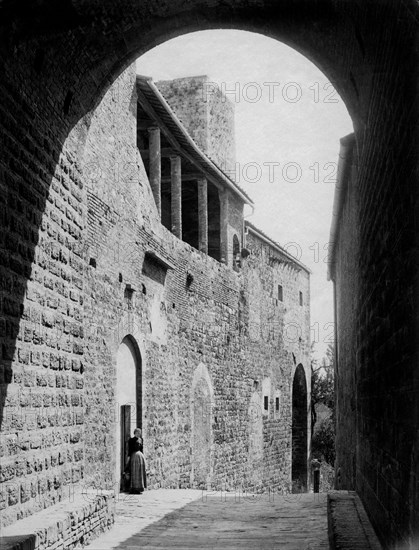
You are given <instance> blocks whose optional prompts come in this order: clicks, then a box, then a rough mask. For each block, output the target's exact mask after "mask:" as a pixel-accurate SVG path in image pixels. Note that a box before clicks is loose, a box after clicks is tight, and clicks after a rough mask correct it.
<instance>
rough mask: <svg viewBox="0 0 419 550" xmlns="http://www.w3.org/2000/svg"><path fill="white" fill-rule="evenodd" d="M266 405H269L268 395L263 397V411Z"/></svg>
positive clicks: (266, 408) (266, 407)
mask: <svg viewBox="0 0 419 550" xmlns="http://www.w3.org/2000/svg"><path fill="white" fill-rule="evenodd" d="M268 407H269V397H268V396H267V395H265V397H264V398H263V408H264V409H265V411H267V410H268Z"/></svg>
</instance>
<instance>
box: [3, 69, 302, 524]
mask: <svg viewBox="0 0 419 550" xmlns="http://www.w3.org/2000/svg"><path fill="white" fill-rule="evenodd" d="M135 94H136V91H135V74H134V70H133V69H132V68H131V69H129V70H127V71H126V72H125V73H123V74H122V75H121V77H120V78H119V79H118V80H117V81H116V82H115V83H114V85H113V87H112V88H111V89H110V90H109V91H108V93H107V94H106V95H105V96H104V98H103V100H102V101H101V103H100V104H99V106H98V108H97V109H96V110H95V112H94V113H92V114H91V115H90V116H89V119H88V120H87V119H85V120H82V121H81V122H80V123H79V124H78V125H77V126H76V127H75V128H74V129H73V130H72V132H71V133H70V135H69V137H68V139H67V141H66V143H65V145H64V149H63V153H62V158H63V160H62V174H61V173H60V177H59V179H58V176H57V179H56V180H53V182H52V186H51V188H50V191H49V194H48V200H47V206H46V209H45V213H44V214H43V218H42V223H41V231H40V239H39V244H38V245H37V248H36V251H35V261H34V264H33V268H32V269H33V273H34V275H33V280H32V279H31V280H30V281H29V283H28V290H27V292H26V296H25V299H24V300H23V306H22V308H23V312H24V315H23V319H22V321H21V323H20V327H19V337H18V344H17V352H16V354H15V359H14V362H13V382H12V383H11V384H10V385H9V388H8V395H7V401H6V409H5V419H6V422H5V423H4V424H3V430H4V431H3V434H4V439H3V441H4V443H3V453H4V454H5V455H6V458H4V459H3V461H2V475H3V478H2V480H3V481H4V484H3V491H2V495H3V501H2V502H3V508H7V510H3V511H4V516H3V517H4V522H5V523H6V524H7V523H10V522H13V521H14V520H16V519H18V518H19V517H22V516H24V515H26V514H29V513H32V512H34V511H35V510H37V509H39V508H42V507H43V506H47V505H48V504H49V503H52V502H54V501H58V500H60V499H61V498H62V487H63V486H65V485H66V484H68V483H82V484H84V485H87V486H89V487H100V488H107V489H112V488H114V489H115V490H118V487H119V480H118V478H117V474H116V468H117V453H119V445H118V429H119V420H120V419H119V412H120V406H121V405H122V403H116V402H115V401H116V400H115V395H116V388H117V385H118V372H117V369H116V357H117V352H118V348H119V345H120V343H121V342H122V340H123V338H124V337H125V336H126V335H128V334H129V335H131V337H132V339H133V340H134V341H135V342H136V346H137V348H138V350H139V353H140V354H141V357H140V358H139V359H140V360H139V364H141V369H142V373H141V377H142V416H143V417H142V421H141V422H140V423H141V424H142V427H143V435H144V440H145V454H146V457H147V462H148V469H149V480H148V481H149V486H150V487H151V488H153V487H187V486H191V485H192V486H203V484H205V485H206V483H210V484H211V486H213V487H217V486H220V484H221V483H227V484H228V486H229V487H231V488H233V487H234V486H238V485H241V486H243V487H247V488H249V487H257V488H258V489H261V488H266V487H268V486H270V487H272V488H273V489H276V490H284V491H285V490H289V487H290V449H291V440H290V438H291V431H290V418H291V416H290V415H291V409H290V407H291V395H290V392H291V379H292V373H293V369H294V367H295V361H297V362H302V363H303V364H304V366H305V367H306V368H308V365H309V361H308V349H309V342H308V340H307V338H308V335H309V317H308V303H309V300H308V275H307V274H306V273H305V272H304V271H298V270H295V269H293V268H292V266H290V265H289V263H287V264H285V263H283V262H282V260H283V259H281V255H280V254H279V255H278V253H277V252H275V251H274V250H270V247H269V246H267V245H266V244H264V243H263V242H262V241H260V242H259V241H258V239H257V238H250V239H249V242H248V247H249V248H250V250H251V256H250V257H249V259H248V260H245V261H244V262H243V264H244V265H243V268H242V269H241V271H239V272H235V271H233V269H232V267H231V266H226V265H223V264H221V263H219V262H217V261H216V260H214V259H212V258H210V257H208V256H206V255H205V254H203V253H200V252H198V251H197V250H196V249H193V248H192V247H191V246H189V245H188V244H186V243H184V242H182V241H180V240H179V239H177V238H176V237H175V236H174V235H173V234H172V233H171V232H170V231H168V230H167V229H166V228H164V227H163V226H162V225H161V224H160V223H159V221H158V217H157V212H156V208H155V205H154V201H153V198H152V193H151V190H150V187H149V183H148V180H147V178H146V175H145V171H144V167H143V165H142V161H141V158H140V155H139V153H138V151H137V149H136V140H135V135H136V129H135V127H136V114H135V110H134V109H132V106H133V105H136V95H135ZM116 98H118V99H116ZM70 161H71V163H70ZM10 196H11V197H12V196H13V195H12V194H10ZM52 205H54V208H53V207H52ZM231 207H232V208H236V207H237V205H235V202H234V201H232V202H231ZM236 218H237V216H236V217H232V224H233V226H237V227H233V228H234V229H235V230H236V231H239V230H240V227H239V226H238V222H237V219H236ZM23 227H26V226H25V225H23ZM150 252H152V256H150ZM156 255H157V257H160V258H163V259H164V260H165V262H168V263H169V264H170V265H171V266H172V268H171V269H167V267H165V266H164V264H162V263H161V262H159V260H158V259H157V260H156V259H155V258H156ZM153 258H154V259H153ZM188 275H189V278H188ZM279 280H280V281H281V282H282V284H283V285H284V289H285V299H284V303H281V304H278V303H277V300H276V298H275V293H276V292H277V290H276V288H277V287H276V285H277V282H278V281H279ZM127 285H128V286H127ZM44 287H46V289H45V290H44ZM299 289H303V290H304V292H305V295H306V296H307V302H306V305H305V306H304V307H303V308H302V307H301V306H300V305H299V302H298V290H299ZM26 312H27V313H26ZM288 320H291V321H294V322H298V323H299V324H300V327H302V329H301V330H302V335H303V340H302V341H301V342H300V341H294V340H292V341H288V340H287V339H284V326H285V324H286V323H287V322H288ZM293 356H294V359H293ZM200 365H201V367H200V368H204V369H206V371H207V373H208V376H207V379H206V380H205V381H203V380H200V381H198V382H197V383H196V384H194V382H193V380H194V376H196V370H197V368H198V367H199V366H200ZM266 379H269V380H270V384H269V388H270V389H269V391H267V390H263V391H264V394H263V392H262V388H263V387H264V386H263V380H266ZM265 386H266V384H265ZM266 387H267V386H266ZM278 392H279V393H280V394H281V409H280V410H278V411H276V410H275V396H276V395H277V394H278ZM265 394H266V395H267V397H268V399H269V408H268V411H264V409H263V403H264V397H265ZM255 395H257V396H258V399H259V406H255V398H254V396H255ZM252 396H253V397H252ZM251 399H253V404H254V406H253V410H252V415H250V416H249V408H250V409H252V408H251ZM29 411H31V412H32V411H33V412H34V416H33V417H32V418H33V421H32V423H30V422H29V421H28V420H26V423H25V422H23V421H22V420H16V415H19V414H26V413H29ZM258 415H262V416H263V418H262V422H260V418H259V416H258ZM17 422H19V423H17ZM252 422H257V423H258V426H259V428H258V429H260V430H262V431H261V433H259V432H258V441H259V445H260V446H261V448H260V452H259V453H256V456H257V460H256V461H255V460H254V459H253V457H252V452H249V445H250V443H249V439H250V437H251V434H252V433H253V431H254V430H253V426H252ZM202 427H205V434H206V435H205V434H204V435H203V437H204V439H205V441H202V442H200V441H199V440H197V439H196V438H197V434H198V432H199V431H200V430H201V428H202ZM199 437H201V435H199ZM204 443H205V445H206V447H207V448H208V449H210V456H208V453H206V454H205V456H201V454H202V453H200V452H197V450H198V447H199V445H200V444H204ZM202 461H204V462H202ZM19 480H21V482H20V481H19ZM25 487H30V490H26V489H24V488H25ZM39 494H41V495H42V498H37V496H38V495H39Z"/></svg>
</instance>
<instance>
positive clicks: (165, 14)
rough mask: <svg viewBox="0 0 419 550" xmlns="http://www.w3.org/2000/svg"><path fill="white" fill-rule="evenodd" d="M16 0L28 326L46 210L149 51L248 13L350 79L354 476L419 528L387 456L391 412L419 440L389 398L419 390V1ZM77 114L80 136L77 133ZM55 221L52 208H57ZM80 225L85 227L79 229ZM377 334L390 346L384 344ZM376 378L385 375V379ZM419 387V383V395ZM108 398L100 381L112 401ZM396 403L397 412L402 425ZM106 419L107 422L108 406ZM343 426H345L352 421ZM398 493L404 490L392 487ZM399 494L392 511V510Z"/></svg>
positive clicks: (7, 97)
mask: <svg viewBox="0 0 419 550" xmlns="http://www.w3.org/2000/svg"><path fill="white" fill-rule="evenodd" d="M3 4H7V6H3V5H2V8H1V10H2V11H1V16H2V17H1V22H0V39H1V42H0V99H1V101H0V105H1V109H2V117H0V118H1V122H0V137H1V142H2V159H3V162H2V177H1V180H2V181H1V185H2V192H1V195H2V197H5V199H4V200H5V204H6V205H7V210H8V213H7V216H5V215H4V214H3V212H0V234H5V235H6V234H7V233H9V232H10V233H12V234H13V233H14V235H13V238H11V239H10V240H9V242H8V246H9V247H10V249H11V251H12V252H13V253H16V258H13V261H11V260H9V253H10V252H9V251H5V252H4V253H3V251H2V254H1V256H2V257H1V262H0V263H1V266H2V269H3V271H4V279H3V280H4V285H5V288H13V299H12V300H11V302H10V303H8V304H7V312H6V315H7V324H8V325H9V326H10V327H16V326H18V325H19V322H20V321H21V319H22V316H23V312H24V311H27V310H28V307H27V306H28V305H29V303H28V300H29V301H30V298H29V296H31V295H32V298H33V302H32V304H34V305H36V307H40V302H41V299H40V298H37V297H36V292H34V290H33V288H31V285H30V284H29V279H30V273H31V270H32V268H33V267H34V269H33V271H36V270H38V269H39V266H40V263H39V258H38V257H36V256H37V255H36V254H35V252H36V251H35V247H36V246H37V245H39V246H40V247H42V242H41V241H42V239H41V235H40V226H41V223H43V222H41V220H42V216H43V215H44V213H45V212H46V217H47V218H49V217H50V214H49V212H47V208H46V202H47V197H48V192H49V189H50V188H52V187H53V186H55V187H57V186H58V187H59V186H60V185H61V183H63V184H65V185H66V188H69V187H70V183H71V187H72V189H73V191H75V194H76V195H77V196H79V195H81V193H79V191H78V190H77V183H78V182H80V181H81V174H80V150H81V149H82V148H83V139H82V138H83V134H84V133H85V132H86V129H87V128H88V127H89V124H90V116H91V111H92V110H93V108H94V107H95V106H96V105H97V104H98V102H99V101H100V99H101V97H103V95H104V93H105V92H106V90H107V89H108V88H109V85H110V84H111V83H112V82H114V81H115V79H116V77H117V76H118V75H119V74H121V72H122V71H123V69H124V68H125V67H127V66H128V65H129V64H130V63H131V62H132V61H133V60H134V59H135V58H136V57H137V56H139V55H141V54H142V53H144V52H145V51H147V50H148V49H150V48H152V47H153V46H155V45H157V44H159V43H161V42H163V41H165V40H167V39H169V38H172V37H175V36H178V35H180V34H184V33H187V32H191V31H195V30H204V29H210V28H236V29H243V30H249V31H253V32H260V33H263V34H265V35H266V36H270V37H272V38H276V39H278V40H281V41H283V42H285V43H287V44H288V45H290V46H291V47H294V48H295V49H296V50H298V51H300V52H301V53H303V54H304V55H306V56H307V57H308V58H309V59H311V60H312V61H313V62H314V63H315V64H316V65H317V66H318V67H319V68H320V69H321V70H322V71H323V72H324V73H325V74H326V75H327V76H328V78H329V79H330V80H331V81H332V82H333V83H334V84H335V87H336V89H337V90H338V92H339V94H340V96H341V97H342V98H343V100H344V101H345V103H346V106H347V108H348V110H349V112H350V114H351V116H352V117H353V120H354V126H355V134H356V140H357V147H358V152H359V159H358V160H359V170H358V182H359V205H360V206H359V212H358V211H357V212H356V215H357V216H356V222H357V223H356V225H357V227H358V229H359V235H360V239H359V245H358V246H357V248H356V249H354V250H352V249H349V247H348V249H347V250H345V256H346V261H347V265H349V266H357V267H356V268H357V271H356V277H354V278H356V280H357V288H356V291H355V293H354V294H353V299H352V302H351V304H352V306H351V307H353V309H354V312H353V319H355V320H356V322H354V324H353V327H354V329H353V338H352V339H351V342H350V343H349V347H350V348H351V349H352V348H355V347H356V346H360V345H361V350H358V351H359V353H358V351H357V354H356V364H351V365H350V367H351V368H352V369H354V370H356V376H354V379H356V380H357V382H356V387H355V391H354V393H356V395H357V399H356V400H355V403H354V407H353V412H351V414H353V415H354V417H355V422H354V424H355V425H356V430H357V433H356V441H357V452H358V453H361V455H360V456H359V457H357V469H358V471H359V475H357V477H356V483H357V486H356V487H352V488H356V489H357V490H358V491H359V492H360V493H361V497H362V498H363V500H364V501H365V502H368V505H369V507H368V511H369V514H370V516H371V517H372V518H373V520H374V523H375V524H376V525H381V530H382V537H383V539H386V540H390V538H394V537H395V536H396V535H397V536H402V535H404V534H405V533H410V532H411V530H412V529H416V525H417V521H416V516H417V509H416V507H415V506H416V505H415V504H414V503H415V502H416V501H417V498H416V497H415V495H416V494H417V491H416V492H415V491H414V490H413V489H412V490H411V489H409V488H410V487H413V486H414V484H415V479H416V478H417V470H415V468H414V466H413V465H412V467H411V469H409V468H404V467H402V464H403V461H401V462H397V468H399V469H400V471H403V472H405V473H404V474H403V477H396V476H394V475H392V473H391V469H387V465H388V464H387V458H385V459H384V458H383V457H397V456H398V453H399V449H398V446H397V445H398V441H397V438H388V437H386V435H387V431H388V430H387V431H385V430H386V428H387V427H388V425H391V426H392V430H393V432H394V433H400V439H403V440H406V441H413V438H412V436H411V432H412V433H414V427H412V428H411V427H410V426H408V427H406V419H405V416H404V413H403V407H401V406H400V407H399V406H395V407H394V408H393V410H392V411H389V410H388V407H387V401H386V400H384V399H381V398H380V395H382V394H384V392H387V391H388V385H386V384H388V382H387V380H388V379H391V380H392V386H391V391H392V392H393V393H394V394H396V395H398V396H400V397H399V399H400V400H402V401H403V400H404V396H405V395H406V382H405V381H406V380H408V381H409V384H408V385H407V389H408V390H409V392H410V390H411V389H412V388H413V386H414V385H413V382H412V381H414V380H415V379H416V378H417V373H416V370H415V369H416V365H417V361H416V357H417V349H418V347H417V346H418V345H417V338H415V334H416V333H417V330H416V329H417V324H416V323H417V320H416V313H415V312H417V311H418V298H417V297H418V295H419V294H418V292H417V290H418V286H419V283H418V279H417V273H416V272H417V270H415V269H414V263H415V261H416V260H415V258H416V256H415V254H416V252H415V251H417V231H416V230H415V227H416V224H417V222H416V218H417V211H416V210H417V206H416V205H417V203H418V202H417V198H418V195H417V193H418V186H417V185H415V183H416V180H417V173H418V171H417V167H418V159H417V155H415V154H414V148H412V144H414V143H415V142H416V141H417V140H416V137H417V132H418V130H417V128H418V122H417V117H416V116H414V114H415V113H416V112H417V97H418V94H417V82H418V78H417V76H418V63H417V47H416V43H417V27H418V24H417V21H418V20H419V8H418V5H417V3H415V2H414V1H413V0H405V1H403V2H392V1H386V0H376V1H371V2H355V1H354V2H348V1H346V0H324V1H322V2H312V1H311V0H283V1H281V2H278V1H276V0H246V1H245V0H214V1H211V2H209V1H208V0H173V1H172V2H170V3H167V2H158V1H155V0H144V1H142V2H138V1H135V0H121V2H118V3H116V2H114V0H103V1H102V2H100V3H98V2H96V1H93V0H77V1H76V0H68V1H67V2H65V3H64V4H65V5H64V6H60V9H57V6H56V3H54V2H52V0H45V1H43V2H36V1H31V0H29V1H28V2H27V3H26V4H27V5H26V9H24V10H22V9H20V6H19V5H18V3H13V2H8V3H3ZM412 113H413V116H412ZM75 127H76V129H77V133H78V134H79V137H81V139H80V143H78V142H77V143H66V139H67V137H68V135H69V133H70V131H71V129H72V128H75ZM76 141H77V140H76ZM64 143H65V145H64V147H63V144H64ZM73 161H74V163H73ZM63 187H64V185H63ZM60 189H61V187H60ZM80 189H81V187H80ZM22 204H23V205H24V208H25V213H23V211H22V208H21V206H22ZM2 208H3V207H2ZM80 216H81V215H80ZM11 220H13V221H11ZM48 224H50V219H47V220H46V223H45V225H46V226H48ZM79 225H80V226H81V225H82V224H81V222H80V223H79ZM16 228H18V230H19V231H15V230H14V229H16ZM72 230H73V232H74V233H75V234H77V233H78V231H79V230H78V228H73V229H72ZM54 245H57V246H58V245H59V244H58V242H56V243H54ZM366 251H368V252H367V253H366ZM389 258H391V261H389ZM77 262H78V261H76V262H73V261H72V262H71V265H70V267H68V268H67V269H68V270H69V271H68V274H67V277H70V278H73V279H76V278H77V277H78V273H77V271H76V269H77V270H79V271H80V269H82V268H80V267H78V268H76V267H75V265H76V263H77ZM41 267H42V266H41ZM343 269H344V268H343ZM72 270H73V271H72ZM351 277H352V274H351ZM36 278H38V276H37V277H36ZM51 290H52V293H51V294H52V301H56V300H57V299H59V293H58V292H57V291H56V289H51ZM41 298H42V296H41ZM2 307H3V304H2ZM30 307H32V305H30ZM383 312H386V315H387V317H383ZM2 313H4V312H3V311H2ZM2 322H5V321H2ZM74 325H75V327H74V328H75V329H76V328H79V329H80V328H82V327H81V325H82V323H81V322H80V320H79V319H77V320H76V321H74ZM78 332H79V334H81V333H82V330H79V331H78ZM1 338H2V361H3V371H4V390H6V389H7V386H8V385H9V384H11V383H12V380H13V370H14V368H15V366H16V356H17V351H18V349H17V347H18V342H17V338H16V331H15V329H14V328H13V330H8V331H7V334H6V332H5V331H3V333H2V335H1ZM400 338H402V339H401V341H399V340H400ZM394 341H397V342H398V344H397V347H398V348H399V349H400V348H403V349H404V353H403V357H402V359H400V360H399V358H398V356H397V354H396V353H395V352H394V349H392V348H391V346H392V345H393V342H394ZM382 343H386V345H385V346H382V345H381V344H382ZM377 344H379V345H378V347H377ZM388 346H389V347H388ZM84 347H86V346H85V344H83V342H80V343H79V342H77V346H76V348H75V349H76V351H77V353H79V354H80V355H81V354H82V351H83V349H84ZM377 349H380V350H381V351H380V354H381V355H379V356H377ZM84 360H85V359H84V358H83V361H84ZM396 360H397V361H399V362H398V363H395V361H396ZM83 361H81V360H80V359H75V361H74V369H77V371H75V372H77V373H78V374H76V375H75V376H79V377H80V379H81V377H82V372H81V371H82V369H83V368H84V366H83ZM87 364H88V362H87ZM395 365H396V367H395ZM395 368H396V370H397V372H403V373H404V374H403V377H402V378H400V377H399V378H396V379H395V378H394V377H393V376H391V375H390V374H389V375H388V376H385V377H384V376H383V374H382V373H383V372H386V373H387V372H388V373H391V372H393V370H394V369H395ZM86 372H87V374H88V373H89V369H87V370H86ZM83 376H84V375H83ZM84 378H88V376H87V375H86V376H84ZM376 381H380V384H383V387H382V388H379V390H380V391H377V387H376ZM81 383H84V381H83V380H81V381H80V384H81ZM88 383H90V382H89V380H88V381H87V384H88ZM338 384H339V380H338ZM345 391H346V388H344V387H343V385H342V390H340V386H339V385H338V395H340V397H341V398H342V399H341V400H340V402H342V401H343V400H344V398H345ZM339 392H341V393H340V394H339ZM380 392H381V393H380ZM409 395H410V393H409ZM6 396H7V391H2V392H1V395H0V409H1V410H0V413H1V414H2V416H3V420H4V418H5V417H6V416H7V414H6V413H7V411H3V409H4V408H5V406H6V405H7V402H6ZM371 396H373V397H374V398H373V399H371ZM415 396H416V393H412V399H413V397H415ZM104 402H105V400H102V399H101V395H99V396H98V398H97V403H98V404H99V405H100V404H101V403H104ZM99 405H98V406H99ZM339 407H340V405H339V402H338V408H339ZM350 410H351V411H352V408H350ZM95 414H96V413H95ZM93 417H95V415H93ZM337 418H338V419H339V418H340V413H339V411H338V415H337ZM383 418H388V422H387V424H385V423H383V421H382V419H383ZM101 420H102V418H101ZM93 423H94V425H96V421H95V419H94V420H93ZM337 429H338V432H339V422H338V426H337ZM345 430H346V428H345V426H343V427H342V434H341V436H339V439H338V447H337V454H338V457H339V455H340V454H341V455H344V454H345V452H346V450H345V449H346V447H347V441H346V434H345ZM92 433H93V436H94V432H93V431H92V430H91V434H92ZM371 442H372V443H371ZM405 453H406V454H405V459H406V460H405V461H404V463H406V462H407V463H409V464H410V463H412V464H413V463H414V461H413V462H411V457H413V456H414V454H415V448H414V446H413V443H411V444H409V445H407V446H406V451H405ZM371 463H378V464H379V465H380V467H381V468H382V469H383V471H386V472H387V473H386V474H385V475H386V476H388V477H387V478H385V479H384V480H383V481H382V482H383V483H384V485H383V487H384V488H385V487H388V486H389V484H390V485H391V486H393V484H394V491H393V492H392V493H391V495H390V493H388V491H387V492H386V491H385V490H384V489H382V488H381V489H377V487H379V483H380V482H381V477H378V478H377V475H378V474H377V472H376V470H375V469H373V468H371ZM387 494H388V495H390V496H383V495H387ZM379 495H380V499H379ZM394 495H397V498H396V504H395V501H394V498H393V497H394ZM379 500H380V502H379ZM383 509H384V510H385V512H386V514H388V517H389V518H390V520H391V521H386V522H385V523H384V522H383V520H382V518H383V517H385V514H383ZM394 510H396V511H397V513H396V512H395V511H394ZM400 518H403V519H400ZM393 526H395V527H393ZM406 536H407V535H406Z"/></svg>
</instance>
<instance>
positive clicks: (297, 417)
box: [291, 365, 308, 493]
mask: <svg viewBox="0 0 419 550" xmlns="http://www.w3.org/2000/svg"><path fill="white" fill-rule="evenodd" d="M291 452H292V465H291V468H292V471H291V479H292V491H293V492H295V493H300V492H303V491H306V490H307V453H308V446H307V382H306V375H305V372H304V367H303V366H302V365H298V367H297V368H296V370H295V374H294V379H293V383H292V450H291Z"/></svg>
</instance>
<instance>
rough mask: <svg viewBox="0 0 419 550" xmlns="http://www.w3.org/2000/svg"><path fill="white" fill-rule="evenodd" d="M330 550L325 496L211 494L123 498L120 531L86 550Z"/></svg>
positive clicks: (150, 494)
mask: <svg viewBox="0 0 419 550" xmlns="http://www.w3.org/2000/svg"><path fill="white" fill-rule="evenodd" d="M134 548H135V549H136V550H138V549H142V548H145V549H148V550H152V549H162V548H166V549H168V548H179V549H183V550H189V549H191V550H192V549H200V548H207V549H209V548H212V549H229V550H230V549H231V550H232V549H237V550H238V549H239V548H240V549H244V550H246V549H272V550H277V549H278V550H279V549H280V550H326V549H328V548H329V543H328V534H327V498H326V495H325V494H317V495H314V494H312V493H308V494H302V495H281V496H280V495H267V494H265V495H258V496H257V497H255V498H252V497H248V498H243V495H237V494H236V495H235V494H232V493H223V494H221V493H219V494H213V493H212V494H211V493H207V492H202V491H194V490H182V489H172V490H169V489H166V490H165V489H158V490H154V491H146V492H145V493H144V494H143V495H121V499H120V500H118V502H117V511H116V519H115V526H114V527H113V528H112V529H111V531H109V532H108V533H104V534H103V535H101V536H100V537H99V538H98V539H96V540H95V541H92V543H91V544H90V545H89V546H87V547H86V550H113V549H119V550H134Z"/></svg>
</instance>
